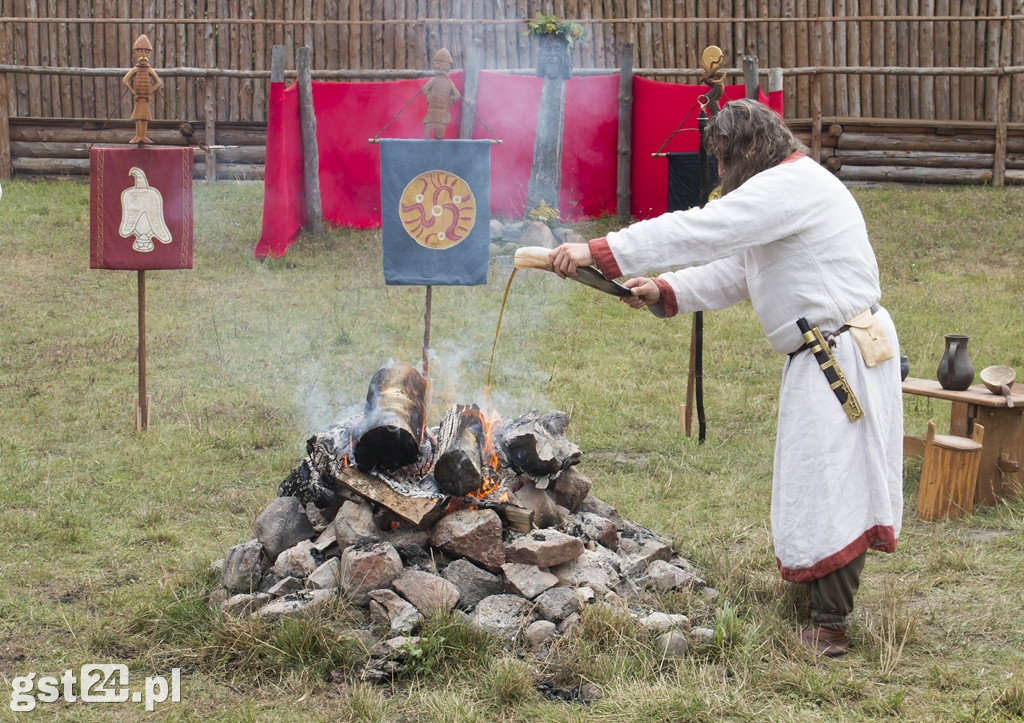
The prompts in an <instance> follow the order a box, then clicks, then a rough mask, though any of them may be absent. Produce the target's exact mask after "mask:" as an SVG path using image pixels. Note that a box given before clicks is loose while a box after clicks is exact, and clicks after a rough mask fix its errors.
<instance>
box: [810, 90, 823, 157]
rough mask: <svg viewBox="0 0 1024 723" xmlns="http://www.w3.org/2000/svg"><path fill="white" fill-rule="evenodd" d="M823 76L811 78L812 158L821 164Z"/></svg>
mask: <svg viewBox="0 0 1024 723" xmlns="http://www.w3.org/2000/svg"><path fill="white" fill-rule="evenodd" d="M821 82H822V81H821V75H819V74H818V73H815V74H814V75H812V76H811V158H813V159H814V160H815V162H817V163H821Z"/></svg>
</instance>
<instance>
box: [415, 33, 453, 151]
mask: <svg viewBox="0 0 1024 723" xmlns="http://www.w3.org/2000/svg"><path fill="white" fill-rule="evenodd" d="M451 69H452V55H451V53H449V52H448V49H447V48H441V49H440V50H438V51H437V52H436V53H434V77H433V78H431V79H430V80H428V81H427V84H426V85H424V86H423V90H422V91H421V92H422V93H423V95H424V96H425V97H426V99H427V114H426V115H425V116H424V117H423V137H424V138H427V139H429V138H430V136H431V134H433V136H434V138H444V131H445V128H446V127H447V125H448V124H449V123H450V122H451V120H452V116H451V113H450V110H449V109H450V108H451V107H452V106H453V105H454V104H455V101H457V100H458V99H459V98H460V97H461V96H460V95H459V91H458V90H457V89H456V87H455V84H454V83H452V81H451V78H449V77H448V74H449V73H450V72H451Z"/></svg>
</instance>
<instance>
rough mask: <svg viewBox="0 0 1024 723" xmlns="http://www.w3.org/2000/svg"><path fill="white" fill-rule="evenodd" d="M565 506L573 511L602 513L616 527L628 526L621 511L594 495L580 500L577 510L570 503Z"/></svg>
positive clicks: (620, 528)
mask: <svg viewBox="0 0 1024 723" xmlns="http://www.w3.org/2000/svg"><path fill="white" fill-rule="evenodd" d="M562 504H565V503H562ZM565 506H566V507H568V508H569V509H570V510H572V511H573V512H593V513H594V514H595V515H600V516H601V517H604V518H605V519H609V520H611V521H612V522H613V523H615V527H616V528H617V529H619V530H622V529H624V528H625V527H626V521H625V520H624V519H622V515H620V514H619V511H618V510H617V509H615V508H614V507H612V506H611V505H610V504H608V503H607V502H605V501H604V500H599V499H598V498H597V497H594V495H587V496H586V497H584V498H583V500H582V501H581V502H580V504H579V507H577V508H576V509H575V510H573V508H572V507H571V506H570V505H565Z"/></svg>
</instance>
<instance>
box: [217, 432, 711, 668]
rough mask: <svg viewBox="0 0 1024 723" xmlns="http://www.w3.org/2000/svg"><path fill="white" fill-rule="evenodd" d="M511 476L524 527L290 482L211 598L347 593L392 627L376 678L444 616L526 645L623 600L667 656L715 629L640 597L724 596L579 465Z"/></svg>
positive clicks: (264, 605) (291, 602) (265, 605)
mask: <svg viewBox="0 0 1024 723" xmlns="http://www.w3.org/2000/svg"><path fill="white" fill-rule="evenodd" d="M552 414H555V415H561V413H558V412H556V413H552ZM561 417H564V415H561ZM564 418H565V419H567V417H564ZM578 457H579V456H578V455H573V459H574V460H578ZM305 464H306V465H307V466H309V465H310V463H309V460H308V459H307V460H306V461H305ZM324 469H327V468H326V467H325V468H324ZM343 471H344V470H343ZM510 474H512V473H510ZM513 477H514V478H515V479H516V480H517V481H516V483H515V484H517V485H519V486H518V487H517V488H516V489H515V492H514V495H513V496H514V502H515V505H516V508H517V509H527V510H529V518H528V519H529V520H530V523H529V525H528V529H525V530H521V531H517V530H515V529H513V528H512V527H510V526H509V524H507V521H505V520H503V517H502V516H501V514H499V512H500V509H495V508H487V507H480V508H477V509H472V508H469V509H465V508H463V509H454V508H446V509H445V511H444V514H442V515H441V516H440V517H439V518H437V519H433V518H432V519H431V520H430V522H429V526H427V525H410V524H404V523H402V522H401V521H399V520H396V519H395V516H394V515H393V514H390V512H389V510H387V509H385V508H384V507H382V506H381V505H380V504H379V503H376V502H374V501H372V500H370V499H366V498H363V497H361V496H360V495H358V494H355V493H354V492H353V491H352V489H350V488H347V487H342V486H335V488H334V489H333V490H332V493H333V494H332V495H329V496H328V497H329V498H330V501H331V504H330V505H329V506H327V507H326V508H324V507H318V506H317V504H315V503H314V501H313V498H312V497H311V496H309V495H304V494H302V493H301V492H299V493H297V494H288V492H296V489H297V488H296V487H295V486H294V485H291V484H288V485H286V484H284V483H282V486H281V487H280V488H279V496H278V497H276V498H275V499H274V500H273V501H272V502H271V503H270V504H269V505H268V506H267V508H266V509H265V510H263V512H262V513H261V514H260V515H259V517H258V518H257V520H256V523H255V537H253V538H252V539H250V540H248V541H247V542H243V543H241V544H238V545H235V546H234V547H232V548H230V549H229V550H228V551H227V553H226V555H225V556H224V558H223V559H222V560H219V561H218V562H217V563H215V566H216V568H217V569H218V570H219V573H220V581H221V585H222V588H221V589H220V590H218V591H217V593H216V595H215V596H214V597H213V599H215V600H216V601H217V602H218V604H219V607H220V610H221V611H222V612H223V613H224V614H226V615H230V616H246V615H251V616H255V617H259V618H263V619H267V620H273V619H276V618H278V617H279V616H281V615H285V614H292V613H296V612H299V611H303V610H313V609H316V608H317V607H319V606H322V605H325V604H327V603H329V602H330V601H332V600H335V599H336V598H338V597H339V596H340V597H341V598H343V599H345V600H347V601H349V602H350V603H351V604H354V605H357V606H362V607H364V608H367V609H368V611H369V617H370V619H371V620H372V622H373V623H374V624H375V625H376V626H378V628H377V629H382V628H383V629H386V630H388V631H389V635H388V636H387V639H385V640H382V641H380V642H379V644H378V645H377V646H375V648H374V650H373V651H372V653H373V660H374V661H375V662H374V664H371V665H370V666H368V667H367V670H366V672H365V673H364V677H366V678H367V679H376V678H379V677H385V676H388V675H392V674H394V672H395V671H396V669H398V668H400V666H401V661H400V660H398V659H397V658H399V657H400V655H401V651H403V650H407V649H408V647H409V642H410V638H409V637H408V636H411V635H414V634H415V633H416V632H417V629H418V628H419V626H420V625H421V623H422V622H423V621H424V620H426V619H429V618H431V617H433V616H437V615H439V614H457V615H465V616H466V617H467V619H468V621H469V623H470V624H471V625H473V626H474V627H476V628H479V629H481V630H484V631H487V632H488V633H491V634H493V635H496V636H498V637H500V638H502V639H503V640H505V641H507V642H508V643H509V644H518V645H527V646H543V645H545V644H546V643H548V642H550V641H552V640H553V639H554V638H555V637H556V636H559V635H564V634H566V633H567V632H568V631H569V630H571V629H572V627H573V626H574V625H575V624H576V623H577V622H578V621H579V620H580V613H581V610H582V608H583V606H584V605H587V604H602V605H611V606H614V607H616V608H617V609H618V610H621V611H622V612H623V614H630V615H633V616H634V617H637V618H638V619H640V620H641V621H642V622H643V623H644V624H645V625H649V626H651V627H653V628H656V629H657V630H658V631H659V632H661V633H662V635H661V637H660V638H659V644H660V645H661V646H662V649H663V650H664V651H665V653H666V654H670V655H678V654H681V653H682V652H684V651H685V649H686V646H687V635H689V637H690V638H691V639H692V638H693V637H695V636H696V637H697V638H700V639H701V640H702V641H704V640H706V639H707V638H708V637H709V636H710V635H711V631H710V630H707V629H695V630H690V629H689V624H688V621H687V619H686V618H685V617H684V616H682V615H668V614H665V613H662V612H659V611H657V610H651V609H650V608H647V607H645V606H644V605H643V601H644V600H648V599H651V598H653V597H654V596H650V595H645V594H644V593H645V592H653V593H665V592H669V591H673V590H691V591H697V592H699V593H700V594H702V595H705V596H708V597H709V598H711V599H714V598H715V597H717V592H716V591H715V590H713V589H712V588H708V587H707V585H706V583H705V582H704V580H702V579H701V577H700V576H699V574H698V571H697V570H696V569H695V568H694V566H693V565H692V564H690V563H689V562H688V561H687V560H685V559H683V558H681V557H679V556H678V555H677V554H675V553H674V552H673V550H672V546H671V544H670V543H669V541H668V540H666V539H664V538H663V537H661V536H660V535H658V534H656V533H654V532H653V531H651V530H650V529H648V528H646V527H644V526H642V525H640V524H637V523H635V522H631V521H629V520H625V519H623V518H622V517H621V516H620V515H619V513H618V512H617V511H616V510H615V509H614V508H613V507H612V506H611V505H609V504H607V503H605V502H603V501H602V500H600V499H598V498H597V497H595V496H594V495H592V494H591V493H590V491H591V487H592V481H591V480H590V479H589V478H588V477H587V476H586V475H585V474H583V473H582V472H581V471H580V470H579V469H578V466H577V465H575V464H571V465H569V466H567V467H566V468H565V469H563V470H560V471H559V472H558V473H557V474H553V475H544V476H536V477H531V476H530V475H526V474H523V473H521V472H518V471H516V472H515V473H514V474H513ZM292 478H294V474H293V475H292ZM292 478H290V479H292ZM286 481H287V480H286ZM293 481H294V480H293ZM317 483H318V484H319V485H324V484H325V483H324V480H323V478H320V479H318V480H317ZM321 496H322V495H321ZM499 507H500V506H499Z"/></svg>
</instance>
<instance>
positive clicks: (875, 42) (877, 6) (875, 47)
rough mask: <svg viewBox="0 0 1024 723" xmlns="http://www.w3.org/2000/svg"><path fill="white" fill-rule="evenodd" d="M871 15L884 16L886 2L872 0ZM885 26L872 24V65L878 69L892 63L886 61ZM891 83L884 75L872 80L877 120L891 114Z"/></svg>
mask: <svg viewBox="0 0 1024 723" xmlns="http://www.w3.org/2000/svg"><path fill="white" fill-rule="evenodd" d="M871 14H872V15H875V16H876V17H877V16H882V15H884V14H885V0H872V2H871ZM885 25H886V24H885V23H884V22H874V23H871V64H872V65H873V66H875V67H876V68H877V67H882V66H885V65H888V64H889V62H890V61H889V60H887V59H886V50H887V48H886V44H885ZM890 83H892V79H891V78H886V77H885V76H884V75H875V76H873V77H872V78H871V103H872V105H871V109H872V110H871V115H873V116H875V117H876V118H884V117H885V116H886V115H889V114H890V112H891V111H888V109H887V107H886V106H887V105H888V102H889V95H888V86H889V84H890Z"/></svg>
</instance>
